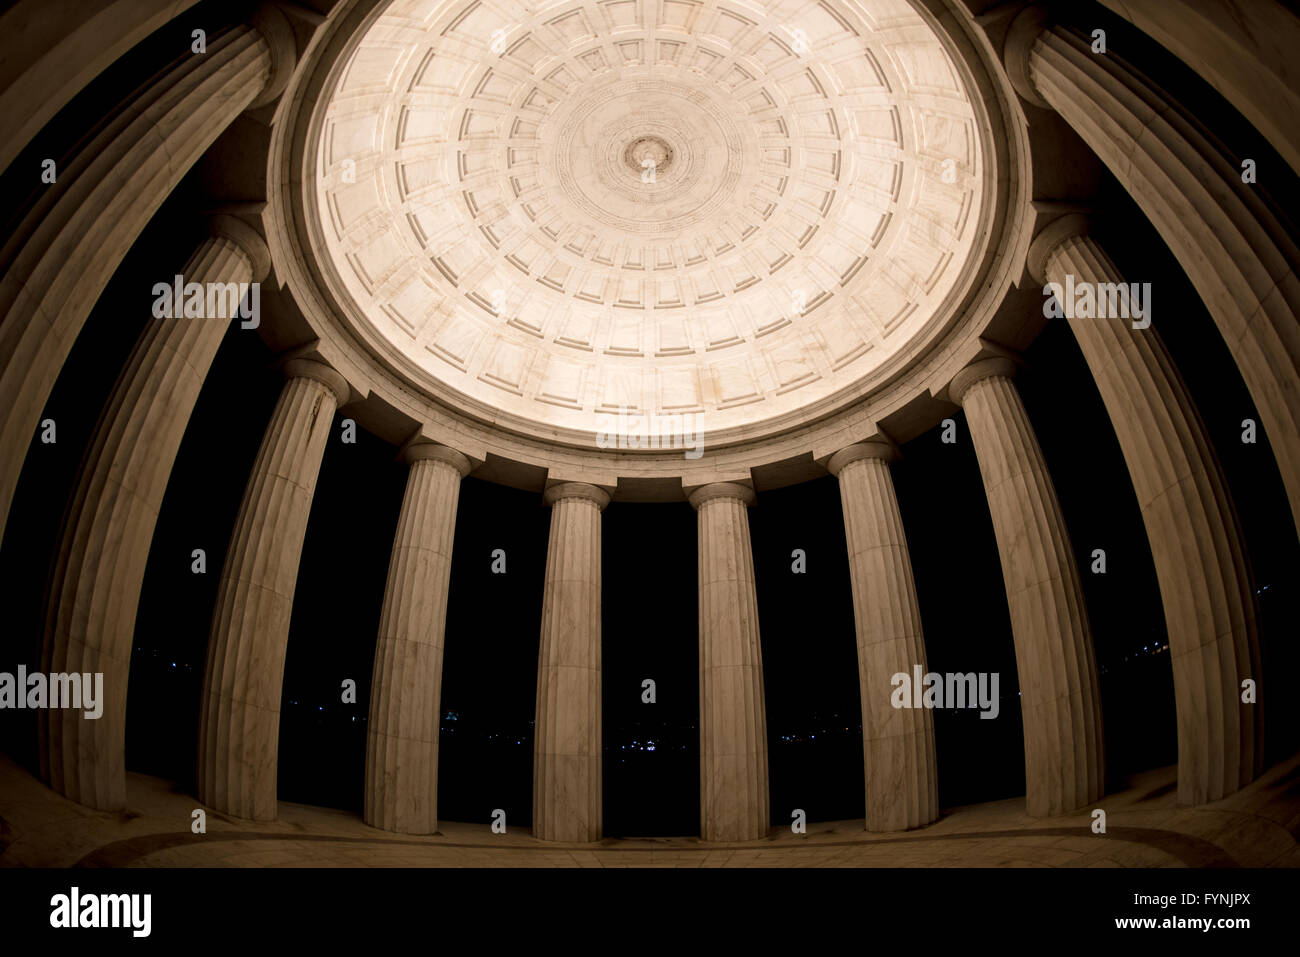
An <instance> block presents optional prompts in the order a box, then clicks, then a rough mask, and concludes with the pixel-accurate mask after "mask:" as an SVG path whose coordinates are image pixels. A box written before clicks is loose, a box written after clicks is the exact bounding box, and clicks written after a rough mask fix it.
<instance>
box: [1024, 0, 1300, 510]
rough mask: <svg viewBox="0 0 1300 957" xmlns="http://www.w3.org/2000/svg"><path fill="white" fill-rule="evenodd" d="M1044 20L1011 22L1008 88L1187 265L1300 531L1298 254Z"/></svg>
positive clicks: (1175, 122)
mask: <svg viewBox="0 0 1300 957" xmlns="http://www.w3.org/2000/svg"><path fill="white" fill-rule="evenodd" d="M1045 17H1046V15H1045V13H1044V12H1043V10H1042V9H1041V8H1039V7H1029V8H1027V9H1026V10H1025V11H1023V12H1022V13H1021V14H1020V15H1019V16H1018V17H1017V18H1016V19H1015V21H1013V23H1012V26H1011V29H1010V32H1009V33H1008V36H1007V41H1006V48H1005V58H1006V62H1007V70H1008V73H1009V74H1010V76H1011V79H1012V82H1013V83H1014V84H1016V88H1017V90H1018V91H1019V92H1020V93H1021V95H1022V96H1024V97H1026V98H1027V99H1030V100H1031V102H1034V103H1037V104H1039V105H1042V106H1046V107H1050V108H1051V109H1054V110H1056V111H1057V112H1058V113H1059V114H1060V115H1061V116H1062V117H1063V118H1064V119H1065V120H1066V122H1068V123H1069V124H1070V125H1071V126H1072V127H1073V128H1074V130H1075V131H1076V132H1077V133H1078V134H1079V135H1080V136H1081V137H1082V138H1083V140H1084V141H1085V142H1086V143H1087V144H1088V145H1089V146H1090V147H1091V148H1092V150H1093V152H1095V153H1096V154H1097V156H1098V157H1100V158H1101V160H1102V162H1104V163H1105V164H1106V165H1107V166H1108V167H1109V168H1110V171H1111V172H1112V173H1113V174H1114V175H1115V178H1116V179H1117V180H1119V182H1120V183H1121V184H1123V186H1124V187H1125V189H1127V190H1128V192H1129V194H1130V195H1131V196H1132V197H1133V200H1134V202H1136V203H1137V204H1138V206H1139V207H1141V209H1142V211H1143V212H1144V213H1145V214H1146V216H1147V218H1148V219H1150V220H1151V222H1152V224H1153V225H1154V226H1155V227H1156V229H1157V230H1159V232H1160V235H1161V237H1162V238H1163V239H1164V241H1165V243H1166V244H1167V245H1168V246H1169V248H1170V250H1171V251H1172V252H1173V254H1174V256H1175V257H1177V259H1178V261H1179V263H1181V264H1182V267H1183V269H1184V270H1185V271H1186V273H1187V277H1188V279H1190V280H1191V282H1192V284H1193V285H1194V286H1195V287H1196V291H1197V293H1199V295H1200V297H1201V299H1202V300H1204V302H1205V307H1206V309H1208V310H1209V313H1210V315H1211V316H1212V317H1213V318H1214V321H1215V324H1216V325H1217V326H1218V328H1219V332H1220V333H1221V334H1222V335H1223V339H1224V342H1226V343H1227V346H1228V350H1229V351H1230V352H1231V353H1232V357H1233V360H1234V361H1235V362H1236V364H1237V368H1238V369H1239V370H1240V372H1241V376H1242V378H1243V379H1244V380H1245V382H1246V388H1247V389H1249V391H1250V396H1251V399H1252V400H1253V401H1254V403H1255V408H1256V409H1257V410H1258V412H1259V416H1260V419H1261V420H1262V424H1263V426H1264V431H1265V433H1266V434H1267V436H1268V441H1269V444H1270V445H1271V446H1272V448H1273V454H1274V455H1275V456H1276V457H1277V464H1278V471H1279V472H1281V474H1282V481H1283V484H1284V485H1285V487H1286V491H1287V497H1288V498H1289V499H1290V501H1291V511H1292V518H1293V520H1294V522H1295V525H1296V528H1297V529H1298V530H1300V277H1297V275H1296V273H1295V269H1296V264H1297V263H1300V250H1297V247H1296V244H1295V242H1294V240H1293V239H1292V238H1291V237H1289V236H1288V235H1287V232H1286V230H1285V229H1284V228H1283V227H1282V225H1281V224H1279V223H1278V221H1277V219H1276V217H1275V216H1274V215H1273V214H1272V212H1271V211H1270V209H1269V208H1268V207H1267V205H1266V204H1265V203H1264V202H1262V201H1261V200H1260V199H1259V198H1258V196H1256V194H1255V193H1253V192H1252V191H1251V190H1252V187H1250V186H1247V185H1245V184H1243V183H1242V181H1241V169H1240V168H1239V167H1238V166H1236V165H1234V162H1232V161H1230V160H1229V159H1228V158H1226V157H1225V156H1224V155H1223V154H1222V153H1221V152H1220V150H1219V148H1218V147H1217V146H1216V145H1215V144H1214V143H1213V142H1212V141H1211V140H1210V139H1209V138H1208V137H1207V135H1206V134H1204V133H1202V132H1201V129H1200V127H1198V126H1197V125H1196V124H1195V123H1194V122H1192V121H1189V120H1188V119H1187V118H1186V117H1185V116H1184V115H1183V114H1182V112H1181V110H1180V109H1179V108H1178V106H1177V104H1174V103H1171V102H1170V101H1169V100H1168V98H1167V97H1166V96H1165V95H1164V94H1163V93H1161V92H1160V91H1159V90H1157V89H1155V88H1154V87H1153V86H1151V84H1150V83H1149V82H1148V81H1147V80H1145V79H1144V78H1142V77H1141V76H1139V75H1138V74H1137V73H1135V72H1134V71H1133V70H1131V69H1129V68H1128V67H1127V66H1126V65H1125V64H1124V63H1123V61H1122V60H1119V59H1117V58H1116V56H1115V55H1114V54H1113V53H1111V52H1107V53H1106V54H1104V55H1099V54H1094V53H1092V51H1091V48H1090V41H1089V40H1088V39H1085V38H1083V37H1081V36H1079V35H1077V34H1076V33H1074V32H1072V31H1070V30H1067V29H1064V28H1062V27H1060V26H1048V25H1047V21H1046V19H1045ZM1279 115H1281V114H1279ZM1135 278H1137V279H1139V280H1140V279H1141V278H1142V277H1140V276H1139V277H1135Z"/></svg>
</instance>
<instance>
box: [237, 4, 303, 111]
mask: <svg viewBox="0 0 1300 957" xmlns="http://www.w3.org/2000/svg"><path fill="white" fill-rule="evenodd" d="M251 24H252V27H253V29H254V30H256V31H257V32H258V33H260V34H261V35H262V39H263V40H265V41H266V45H267V48H268V49H269V50H270V55H271V72H270V75H269V76H267V78H266V86H264V87H263V88H262V92H261V93H259V94H258V95H257V98H256V99H254V100H253V102H252V103H250V104H248V109H250V110H255V109H257V108H258V107H259V106H266V104H268V103H273V102H275V100H277V99H278V98H279V96H280V94H281V93H283V92H284V88H285V87H287V86H288V85H289V78H290V77H291V76H293V71H294V68H295V67H296V66H297V65H298V43H297V41H296V40H295V39H294V35H293V27H292V26H291V25H290V24H289V19H288V17H286V16H285V15H284V11H283V10H281V9H280V8H279V7H278V6H276V5H275V4H274V3H264V4H262V5H261V6H259V7H258V8H257V9H256V10H254V11H253V16H252V19H251Z"/></svg>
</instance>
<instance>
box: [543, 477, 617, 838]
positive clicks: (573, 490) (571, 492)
mask: <svg viewBox="0 0 1300 957" xmlns="http://www.w3.org/2000/svg"><path fill="white" fill-rule="evenodd" d="M545 501H546V504H547V505H549V506H551V534H550V540H549V543H548V546H547V552H546V586H545V591H544V592H543V596H542V639H541V648H540V650H539V653H538V662H537V720H536V722H535V724H534V725H533V835H534V836H535V837H538V838H541V839H542V840H544V841H598V840H600V836H601V822H602V811H603V808H602V806H601V733H600V732H601V727H600V725H601V698H600V513H601V511H602V510H603V509H604V508H605V506H606V505H608V504H609V495H607V494H606V493H605V492H604V491H603V490H601V489H599V488H597V487H596V486H594V485H586V484H583V483H581V482H565V483H562V484H560V485H552V486H551V487H550V488H548V489H547V490H546V495H545Z"/></svg>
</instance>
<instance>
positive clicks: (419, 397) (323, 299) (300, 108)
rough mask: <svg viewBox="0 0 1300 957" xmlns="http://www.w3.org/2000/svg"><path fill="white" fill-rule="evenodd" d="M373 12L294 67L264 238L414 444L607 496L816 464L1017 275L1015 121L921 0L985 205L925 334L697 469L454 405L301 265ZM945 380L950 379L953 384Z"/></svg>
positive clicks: (935, 376) (1020, 257) (905, 394)
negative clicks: (964, 114)
mask: <svg viewBox="0 0 1300 957" xmlns="http://www.w3.org/2000/svg"><path fill="white" fill-rule="evenodd" d="M384 6H385V4H384V3H383V2H382V0H345V2H344V3H341V4H340V6H339V8H338V9H337V10H336V12H335V13H334V14H333V15H332V16H331V18H330V19H329V20H328V21H327V22H326V24H325V25H324V26H323V27H322V28H321V29H320V30H319V31H318V33H317V35H316V37H315V38H314V39H313V41H312V44H311V46H310V48H309V49H308V51H307V52H306V54H305V55H304V65H303V69H302V70H300V71H299V72H298V74H296V75H295V78H294V81H293V83H291V86H290V89H289V90H288V91H287V93H286V104H284V105H285V106H286V108H285V109H284V110H282V113H281V115H282V116H284V117H291V118H294V119H293V120H292V121H288V122H284V123H280V124H277V126H276V127H275V129H274V132H273V141H272V149H271V157H270V169H269V176H268V183H269V185H268V196H269V197H270V202H269V203H268V207H267V212H266V222H267V229H268V236H269V238H270V245H271V247H272V250H273V256H274V259H275V263H276V272H277V276H278V277H280V279H281V283H282V285H283V286H284V287H285V288H286V290H287V292H288V293H289V295H290V296H291V298H292V299H293V301H294V302H295V303H296V304H297V305H298V307H299V308H300V309H301V310H302V313H303V315H304V316H305V318H306V319H307V321H308V323H309V324H310V325H311V326H312V328H313V330H314V331H315V333H316V334H317V336H318V337H319V340H318V342H317V343H316V349H317V351H318V353H319V354H320V355H322V356H325V357H327V358H329V359H330V361H331V362H333V363H334V364H335V365H336V366H338V367H339V368H341V369H344V370H345V371H346V373H347V374H348V376H349V378H351V379H353V384H354V386H355V387H356V388H357V390H358V391H359V392H361V393H362V394H369V395H371V396H372V397H373V398H376V399H378V400H380V401H382V402H384V403H386V404H388V405H390V406H392V407H393V408H394V409H396V410H398V411H400V412H401V413H403V414H405V415H408V416H410V417H411V418H412V419H414V420H416V421H418V422H420V423H421V424H422V429H423V432H424V434H426V435H428V436H430V437H431V438H434V439H435V440H437V441H440V442H444V443H446V444H449V445H452V446H453V447H457V448H462V449H464V450H466V451H467V452H468V453H469V454H471V455H472V456H473V457H474V458H476V459H482V458H484V457H486V456H488V455H495V456H498V457H500V458H502V459H506V460H509V461H516V462H520V463H524V464H526V465H532V466H540V467H542V468H555V467H560V468H562V469H563V471H564V474H565V475H566V476H568V477H576V478H583V477H589V478H591V479H592V480H593V481H594V482H597V483H598V484H602V485H606V486H607V487H608V486H609V485H610V484H616V483H617V479H618V478H619V477H636V478H642V479H680V480H681V482H682V484H683V485H686V486H694V485H700V484H705V483H707V482H708V481H710V480H711V477H712V476H716V475H718V474H724V473H727V474H736V475H743V474H747V471H748V469H750V468H753V467H755V466H761V465H763V464H764V463H767V462H776V461H783V460H787V459H790V458H793V457H797V456H800V455H811V456H813V457H814V458H824V457H826V456H829V455H830V454H831V453H833V452H834V451H836V450H837V449H839V448H843V447H844V446H846V445H848V444H852V442H855V441H858V440H860V439H862V438H865V437H867V436H869V435H871V434H872V433H874V432H875V431H876V422H878V421H879V420H880V419H882V418H884V417H885V416H886V415H889V414H890V413H892V412H895V411H897V410H898V409H901V408H902V407H904V406H906V405H907V404H909V403H910V402H912V401H913V400H916V399H918V398H922V399H928V397H929V396H930V394H931V393H932V392H933V390H934V389H933V387H934V383H935V382H937V381H939V380H940V379H944V381H946V379H945V378H944V377H945V371H944V370H945V367H946V366H951V365H952V364H953V363H954V362H955V361H965V360H962V359H959V356H960V355H961V354H963V353H970V352H971V351H972V350H973V349H974V348H975V347H974V345H973V344H974V343H975V342H976V341H977V339H978V336H979V335H980V333H981V332H982V331H983V329H984V328H985V327H986V326H987V324H988V323H989V321H990V320H991V319H992V317H993V315H994V313H995V312H996V310H997V307H998V305H999V304H1000V303H1001V301H1002V298H1003V296H1004V294H1005V292H1006V290H1007V288H1008V287H1009V285H1010V284H1011V282H1012V280H1013V279H1014V278H1016V277H1017V276H1018V274H1019V271H1020V267H1021V266H1022V265H1023V263H1024V254H1025V250H1026V248H1027V245H1028V241H1029V236H1028V235H1026V231H1027V219H1026V217H1025V215H1024V213H1023V211H1024V210H1025V209H1026V208H1027V205H1028V183H1027V180H1026V173H1025V170H1026V169H1027V164H1026V153H1027V148H1028V147H1027V140H1026V138H1025V136H1024V131H1023V129H1021V128H1020V127H1019V126H1018V125H1017V124H1016V122H1015V119H1014V117H1015V106H1014V98H1013V96H1012V93H1011V90H1010V86H1009V84H1008V83H1007V81H1006V78H1005V76H1004V75H1003V74H1001V73H1000V71H999V70H998V67H997V60H996V57H995V56H994V55H993V52H992V51H991V50H989V49H988V47H987V43H986V42H985V40H984V37H983V34H982V32H981V31H979V30H978V28H976V27H975V25H974V24H973V22H971V21H970V20H969V17H967V16H966V15H965V14H964V12H961V11H956V10H953V9H950V8H949V7H948V6H947V4H946V3H944V2H943V0H924V2H922V3H919V4H918V5H917V10H918V13H919V14H920V15H921V16H922V17H923V18H924V20H925V21H926V23H927V24H928V25H929V27H930V28H931V29H933V30H934V34H935V35H936V36H938V37H940V38H941V40H942V42H943V43H944V45H945V47H947V48H948V49H949V52H950V54H951V61H950V62H951V63H953V64H954V65H955V67H956V69H957V72H958V74H960V82H961V83H962V84H963V86H964V88H966V89H968V90H972V91H973V95H972V96H971V103H972V108H973V109H974V110H975V112H976V115H977V122H976V123H975V131H976V133H977V135H978V136H979V138H980V140H981V147H980V149H981V155H982V156H983V157H984V162H983V166H982V172H981V190H982V193H983V195H984V196H985V197H986V201H985V202H983V203H981V208H980V211H979V216H978V218H977V222H976V223H975V227H974V228H975V233H976V235H977V236H978V242H977V248H976V249H975V250H974V253H976V254H977V255H973V256H972V257H971V258H970V260H969V261H968V262H967V263H966V265H965V267H964V269H963V270H962V276H961V281H960V282H959V283H957V284H956V285H955V287H954V288H953V290H952V291H951V292H950V293H949V295H948V296H947V298H946V300H945V302H944V303H943V304H942V306H941V308H939V309H937V310H936V312H935V316H934V317H933V318H932V322H933V323H934V325H935V327H936V328H935V331H934V334H933V335H930V336H928V337H920V338H914V339H912V340H910V341H909V343H908V345H907V347H906V348H904V349H901V350H899V352H897V353H896V354H895V355H893V356H892V357H891V358H890V359H889V360H888V361H886V362H884V363H882V364H881V366H880V367H879V368H877V369H875V370H874V371H873V372H872V374H871V375H869V376H866V377H863V378H862V379H860V380H859V381H857V382H855V383H853V384H852V385H850V386H849V387H846V388H844V389H841V390H839V391H837V392H836V393H834V394H832V395H829V396H826V397H824V398H822V399H820V400H817V401H814V402H811V403H808V404H806V405H803V406H801V407H799V408H798V409H796V410H794V411H792V412H790V413H785V414H779V415H776V416H773V417H771V418H769V419H766V420H763V421H762V422H760V423H758V424H753V423H751V424H746V425H741V426H738V427H733V428H724V429H719V430H716V431H710V432H708V433H706V434H705V435H704V436H703V437H702V438H703V446H704V448H705V449H706V454H705V455H703V456H702V457H691V456H688V455H683V454H682V451H680V450H679V449H680V446H674V447H673V450H672V451H668V452H665V451H663V450H662V449H659V450H655V449H650V450H646V449H644V448H642V449H640V450H637V449H619V450H612V449H607V448H600V447H599V446H598V444H597V443H595V442H593V440H592V435H591V433H590V431H589V430H586V431H584V430H579V429H571V428H565V427H563V426H557V425H548V424H545V423H541V424H539V423H537V422H535V421H530V420H528V419H527V418H524V417H519V416H514V415H512V414H510V413H509V412H503V411H502V410H501V409H500V408H497V407H494V406H492V405H491V404H489V403H487V402H479V401H474V400H473V398H472V397H470V398H468V399H467V398H466V397H465V396H463V395H458V394H454V390H448V389H445V388H440V387H439V386H438V384H437V383H436V382H435V383H432V384H430V383H429V382H428V381H425V380H424V379H422V378H421V377H420V376H419V375H418V370H413V369H411V368H409V365H405V364H404V363H403V362H402V358H401V356H398V355H394V354H393V351H392V350H388V349H386V348H385V346H384V343H383V342H378V341H375V340H373V339H371V338H368V337H367V336H366V335H364V334H363V333H361V332H359V331H358V330H357V329H356V328H355V327H354V326H353V325H350V324H349V323H347V322H344V321H341V319H340V316H341V315H342V314H343V312H342V309H341V307H340V305H339V303H340V301H341V300H340V298H339V293H340V292H341V291H342V290H340V289H339V288H338V282H337V276H334V277H331V276H330V275H329V273H330V270H329V269H328V268H325V269H322V268H321V267H322V263H321V262H319V261H317V260H316V259H315V257H313V256H309V255H303V254H302V253H303V251H304V250H306V249H308V248H310V247H309V244H308V243H307V242H306V241H305V237H307V236H308V235H309V234H310V232H311V228H312V223H311V220H312V211H311V208H310V207H311V203H312V196H313V195H314V190H315V188H316V186H317V183H318V180H317V175H316V173H317V170H316V165H315V164H316V157H315V154H314V151H313V145H314V144H315V143H318V142H319V140H320V125H321V118H320V116H319V111H313V110H311V109H310V107H311V106H312V105H313V104H315V103H317V102H318V101H319V100H320V99H321V97H322V95H323V94H322V91H323V90H325V89H327V88H330V86H331V84H332V83H333V82H335V81H336V80H337V74H338V72H339V70H340V69H341V64H344V63H345V62H346V61H347V58H348V56H349V55H350V53H351V51H352V50H353V48H354V46H355V40H356V38H357V37H358V36H360V35H364V34H365V32H366V29H367V28H368V26H369V25H370V24H372V23H374V22H375V20H377V19H378V17H379V16H380V14H381V13H382V8H383V7H384ZM648 135H658V134H653V133H651V134H648ZM663 139H664V140H665V141H668V137H663ZM669 145H670V146H671V145H672V144H671V143H670V144H669ZM616 158H617V157H616ZM673 162H674V164H677V165H679V166H683V165H684V164H685V160H684V158H683V157H681V156H680V155H674V157H673ZM670 172H671V167H670ZM946 375H947V378H950V377H951V373H950V372H948V373H946ZM936 417H937V416H936ZM665 447H666V443H665ZM611 478H612V480H613V481H612V483H611Z"/></svg>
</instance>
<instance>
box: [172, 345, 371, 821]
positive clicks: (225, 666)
mask: <svg viewBox="0 0 1300 957" xmlns="http://www.w3.org/2000/svg"><path fill="white" fill-rule="evenodd" d="M284 371H285V375H286V376H287V377H288V381H286V382H285V384H284V389H283V390H282V391H281V392H280V399H279V401H278V402H277V403H276V406H275V411H274V413H272V415H271V422H270V424H269V425H268V426H267V427H266V433H265V435H264V436H263V438H262V447H261V449H260V450H259V451H258V453H257V460H256V462H254V464H253V471H252V474H251V476H250V477H249V480H248V487H247V489H246V490H245V491H244V501H243V504H242V505H241V506H240V508H239V518H238V519H237V520H236V522H235V529H234V533H233V534H232V536H231V541H230V549H229V551H227V553H226V564H225V567H224V568H223V569H222V572H221V585H220V590H219V591H218V593H217V604H216V609H215V611H214V613H213V619H212V635H211V637H210V638H209V641H208V664H207V669H206V671H205V673H204V675H203V711H202V713H201V715H200V721H199V766H198V795H199V800H200V801H202V802H203V803H204V804H206V805H208V806H209V807H211V808H214V809H216V810H218V811H220V812H221V813H223V814H229V815H231V816H233V817H242V818H249V819H251V820H255V821H273V820H275V815H276V798H275V788H276V772H277V749H278V745H279V736H280V691H281V687H282V685H283V683H284V653H285V647H286V645H287V644H288V641H289V617H290V615H291V613H292V611H293V592H294V587H295V586H296V585H297V580H298V560H299V558H300V557H301V556H302V543H303V536H304V535H305V534H306V531H307V518H308V515H309V514H310V512H311V501H312V495H313V494H314V493H315V490H316V477H317V474H318V473H319V471H320V464H321V457H322V456H323V455H324V453H325V443H326V442H327V441H328V440H329V436H330V431H331V428H332V426H333V422H334V411H335V409H336V408H337V407H338V406H339V405H341V404H343V403H345V402H346V401H347V396H348V384H347V382H346V381H345V380H344V379H343V377H342V376H341V375H339V374H338V373H337V372H335V371H334V370H333V369H331V368H330V367H329V366H327V365H325V364H323V363H320V362H313V361H309V360H303V359H294V360H291V361H289V362H287V363H285V367H284Z"/></svg>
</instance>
